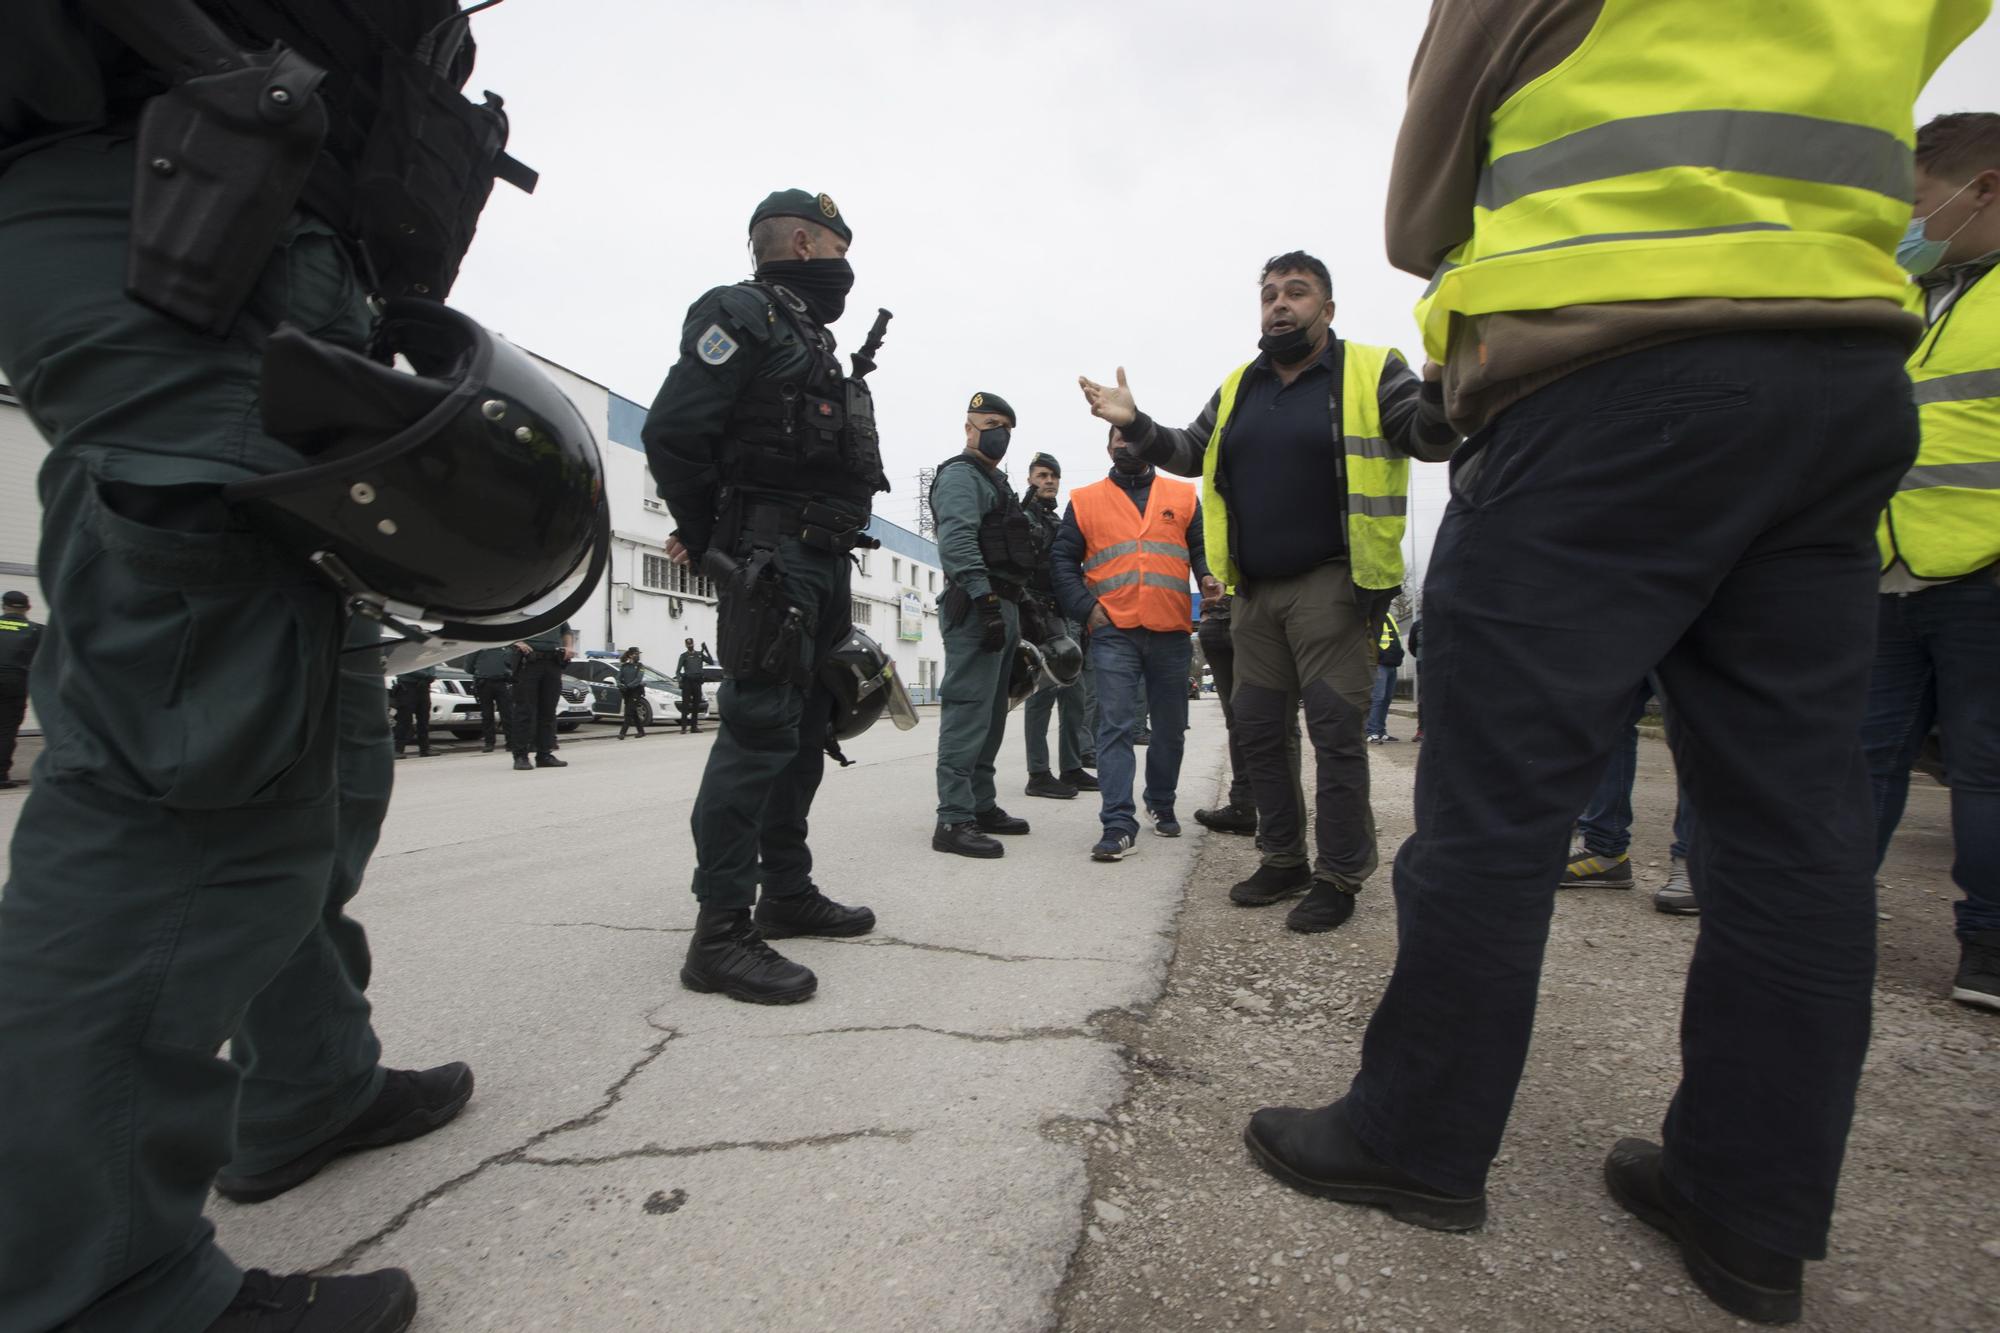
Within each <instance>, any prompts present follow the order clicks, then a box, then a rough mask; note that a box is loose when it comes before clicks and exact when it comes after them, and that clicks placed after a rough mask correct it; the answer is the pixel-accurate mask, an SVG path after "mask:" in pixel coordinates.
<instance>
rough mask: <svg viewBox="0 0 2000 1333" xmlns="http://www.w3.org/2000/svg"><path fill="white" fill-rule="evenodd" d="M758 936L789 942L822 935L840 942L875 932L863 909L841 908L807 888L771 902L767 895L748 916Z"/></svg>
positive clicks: (871, 917) (814, 887) (870, 916)
mask: <svg viewBox="0 0 2000 1333" xmlns="http://www.w3.org/2000/svg"><path fill="white" fill-rule="evenodd" d="M750 919H751V921H752V922H754V923H755V924H756V926H757V933H758V934H759V935H762V936H763V937H764V938H765V939H767V940H788V939H792V938H794V937H796V936H799V935H824V936H827V937H829V938H833V939H840V938H843V937H845V936H849V935H866V934H867V933H868V932H869V931H871V930H873V929H875V914H874V913H873V912H871V911H869V910H868V909H867V908H865V907H844V906H842V905H841V904H839V903H837V902H835V901H834V900H833V899H831V898H829V897H827V896H826V895H825V894H824V893H821V892H820V891H819V886H818V885H816V884H809V885H807V886H806V891H805V892H804V893H795V894H792V895H790V896H788V897H783V898H774V897H772V896H771V895H770V894H768V893H766V894H765V895H764V897H763V900H762V901H761V902H759V903H758V904H757V910H756V911H754V912H752V913H751V914H750Z"/></svg>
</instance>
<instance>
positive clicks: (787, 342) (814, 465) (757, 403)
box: [722, 282, 889, 508]
mask: <svg viewBox="0 0 2000 1333" xmlns="http://www.w3.org/2000/svg"><path fill="white" fill-rule="evenodd" d="M741 285H742V286H745V287H749V288H751V289H753V290H754V291H756V292H757V293H758V295H760V296H761V297H763V299H764V302H765V306H766V309H767V310H768V311H770V312H771V313H772V314H774V315H776V316H777V318H776V319H774V320H772V321H771V325H770V328H771V339H772V342H771V347H770V350H769V351H768V352H767V353H766V355H765V360H764V365H763V367H762V368H761V370H760V372H759V373H758V375H757V377H756V378H755V379H753V380H751V382H750V385H749V387H748V388H746V389H745V390H744V391H743V392H742V393H741V394H739V395H737V399H736V404H735V406H734V408H733V409H732V410H731V412H730V417H729V422H728V424H727V425H726V426H725V427H724V434H725V435H726V436H727V437H728V439H729V447H728V449H727V450H726V451H725V453H724V456H723V464H722V467H723V481H724V482H725V483H726V484H727V485H730V486H732V487H743V488H749V489H751V490H758V491H775V492H779V493H781V494H787V495H805V496H824V497H830V498H837V499H841V500H846V501H849V502H850V503H854V504H859V505H861V506H863V507H864V508H865V507H866V506H867V505H868V504H869V503H870V502H871V500H872V499H873V497H874V495H875V494H876V492H878V491H886V490H888V489H889V479H888V477H887V476H885V475H884V474H883V471H882V443H881V438H880V436H879V435H878V434H877V433H876V430H875V399H874V397H873V395H871V394H870V393H869V391H868V385H867V384H866V383H865V382H863V381H861V380H857V379H850V378H849V377H848V376H847V375H845V374H843V373H842V372H841V369H840V359H839V358H838V357H836V356H835V355H834V351H833V335H832V334H830V333H828V332H827V331H826V330H825V329H823V328H821V327H820V326H819V325H818V324H816V323H814V322H813V319H812V317H811V316H810V315H808V314H806V312H805V311H804V309H802V308H801V305H800V304H799V303H795V301H794V300H792V299H790V294H789V293H787V292H786V291H785V290H784V289H783V288H781V287H776V286H773V285H771V284H768V283H761V282H746V283H743V284H741Z"/></svg>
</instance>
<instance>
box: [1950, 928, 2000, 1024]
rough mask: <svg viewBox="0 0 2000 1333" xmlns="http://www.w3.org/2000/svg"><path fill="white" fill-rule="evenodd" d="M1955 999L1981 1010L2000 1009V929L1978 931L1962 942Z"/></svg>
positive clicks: (1952, 996)
mask: <svg viewBox="0 0 2000 1333" xmlns="http://www.w3.org/2000/svg"><path fill="white" fill-rule="evenodd" d="M1951 998H1952V999H1954V1000H1957V1001H1958V1002H1959V1003H1960V1004H1969V1005H1974V1006H1976V1007H1978V1008H1981V1009H2000V930H1975V931H1972V932H1971V933H1969V934H1967V935H1965V936H1964V937H1962V938H1961V939H1960V940H1959V942H1958V976H1957V977H1955V978H1953V980H1952V983H1951Z"/></svg>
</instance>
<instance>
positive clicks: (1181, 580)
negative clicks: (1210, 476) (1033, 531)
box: [1069, 474, 1195, 634]
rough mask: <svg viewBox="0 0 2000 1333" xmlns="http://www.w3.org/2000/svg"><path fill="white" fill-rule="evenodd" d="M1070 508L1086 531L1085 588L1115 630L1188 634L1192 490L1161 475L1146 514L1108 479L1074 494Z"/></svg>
mask: <svg viewBox="0 0 2000 1333" xmlns="http://www.w3.org/2000/svg"><path fill="white" fill-rule="evenodd" d="M1069 503H1070V509H1071V511H1072V512H1073V513H1074V514H1075V515H1076V525H1077V527H1079V528H1081V529H1082V530H1083V581H1084V582H1085V583H1087V584H1089V585H1090V591H1091V593H1092V595H1094V596H1095V597H1096V598H1097V601H1098V604H1099V605H1100V606H1102V607H1103V608H1104V614H1106V615H1108V616H1110V617H1111V623H1112V624H1114V625H1116V626H1117V627H1118V628H1119V629H1154V630H1164V631H1169V632H1171V631H1173V630H1179V631H1180V632H1181V633H1183V634H1185V633H1188V632H1189V631H1190V630H1191V629H1192V628H1193V625H1194V599H1193V598H1191V597H1189V596H1188V577H1189V575H1190V574H1191V573H1192V572H1193V571H1192V568H1191V566H1190V564H1189V560H1188V545H1187V527H1188V523H1189V521H1190V520H1192V519H1193V518H1194V509H1195V490H1194V483H1193V482H1190V481H1175V480H1173V479H1172V478H1169V477H1163V476H1159V475H1157V474H1156V475H1155V476H1154V477H1153V489H1152V491H1151V493H1150V494H1148V495H1147V496H1146V512H1145V513H1143V514H1141V513H1140V512H1139V507H1138V506H1137V505H1135V504H1133V503H1132V497H1131V496H1130V495H1128V494H1127V493H1126V492H1125V490H1124V488H1122V487H1121V486H1119V485H1118V484H1117V483H1116V482H1114V481H1112V480H1111V478H1109V477H1106V478H1105V479H1104V480H1102V481H1095V482H1092V483H1091V484H1090V485H1088V486H1085V487H1083V488H1082V489H1080V490H1076V491H1072V492H1070V497H1069Z"/></svg>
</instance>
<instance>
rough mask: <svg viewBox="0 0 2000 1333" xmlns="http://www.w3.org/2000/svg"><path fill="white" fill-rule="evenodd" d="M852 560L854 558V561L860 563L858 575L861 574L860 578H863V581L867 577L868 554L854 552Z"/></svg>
mask: <svg viewBox="0 0 2000 1333" xmlns="http://www.w3.org/2000/svg"><path fill="white" fill-rule="evenodd" d="M854 558H855V559H856V560H857V561H858V562H859V563H860V569H859V572H860V574H861V577H862V578H864V579H865V578H867V577H868V552H866V551H856V552H855V553H854Z"/></svg>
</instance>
